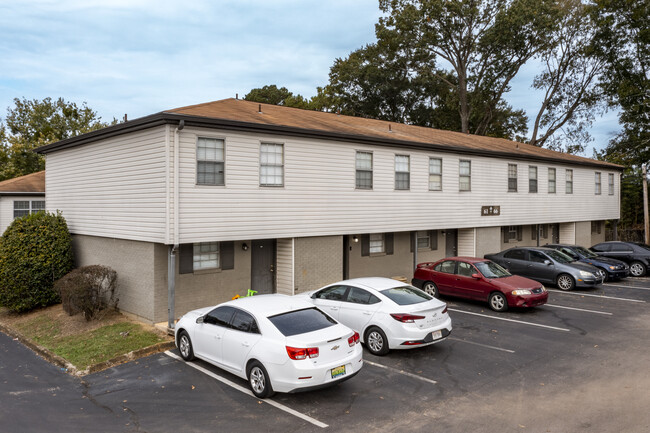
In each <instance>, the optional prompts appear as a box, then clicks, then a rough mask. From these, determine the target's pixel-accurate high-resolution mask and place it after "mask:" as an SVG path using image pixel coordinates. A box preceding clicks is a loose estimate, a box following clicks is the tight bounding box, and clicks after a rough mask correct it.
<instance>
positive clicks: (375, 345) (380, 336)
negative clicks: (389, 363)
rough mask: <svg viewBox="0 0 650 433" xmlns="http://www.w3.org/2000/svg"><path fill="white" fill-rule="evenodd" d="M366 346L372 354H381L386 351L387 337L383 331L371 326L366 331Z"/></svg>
mask: <svg viewBox="0 0 650 433" xmlns="http://www.w3.org/2000/svg"><path fill="white" fill-rule="evenodd" d="M365 341H366V347H367V348H368V350H369V351H370V353H372V354H373V355H377V356H383V355H385V354H387V353H388V350H389V349H388V339H387V338H386V334H384V331H382V330H381V329H379V328H377V327H376V326H373V327H372V328H370V329H368V331H367V332H366V338H365Z"/></svg>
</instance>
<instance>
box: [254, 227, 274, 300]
mask: <svg viewBox="0 0 650 433" xmlns="http://www.w3.org/2000/svg"><path fill="white" fill-rule="evenodd" d="M251 250H252V251H251V252H252V257H251V289H253V290H257V294H258V295H263V294H268V293H275V239H265V240H261V241H253V242H252V243H251Z"/></svg>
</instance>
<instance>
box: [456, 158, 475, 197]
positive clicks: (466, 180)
mask: <svg viewBox="0 0 650 433" xmlns="http://www.w3.org/2000/svg"><path fill="white" fill-rule="evenodd" d="M458 189H459V191H471V190H472V162H471V161H467V160H464V159H461V160H460V162H459V164H458Z"/></svg>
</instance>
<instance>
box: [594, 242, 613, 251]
mask: <svg viewBox="0 0 650 433" xmlns="http://www.w3.org/2000/svg"><path fill="white" fill-rule="evenodd" d="M610 247H611V244H598V245H594V247H593V249H594V250H595V251H602V252H605V253H606V252H608V251H611V248H610Z"/></svg>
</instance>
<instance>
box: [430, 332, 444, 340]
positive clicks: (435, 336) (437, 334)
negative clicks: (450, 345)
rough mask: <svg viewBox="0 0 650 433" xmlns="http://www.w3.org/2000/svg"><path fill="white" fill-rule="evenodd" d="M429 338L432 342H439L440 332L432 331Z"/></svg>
mask: <svg viewBox="0 0 650 433" xmlns="http://www.w3.org/2000/svg"><path fill="white" fill-rule="evenodd" d="M431 338H432V339H434V340H439V339H441V338H442V331H433V332H432V333H431Z"/></svg>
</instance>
